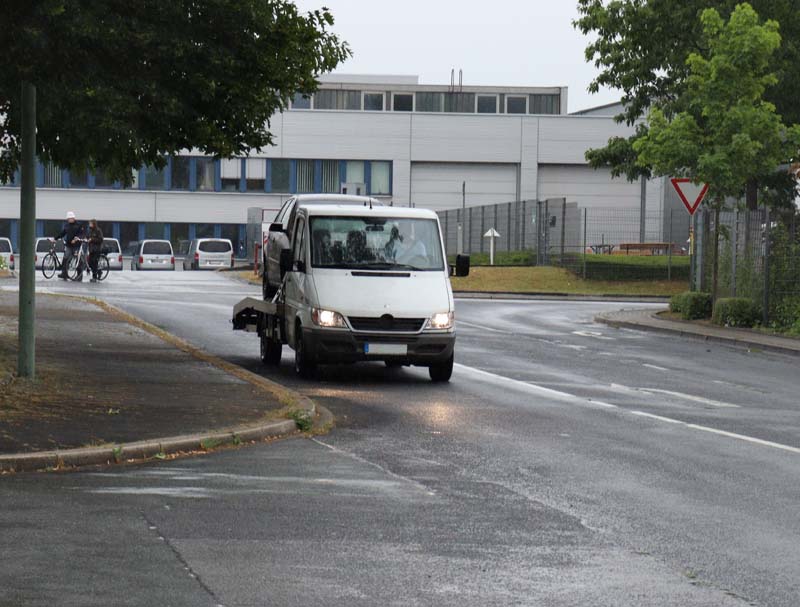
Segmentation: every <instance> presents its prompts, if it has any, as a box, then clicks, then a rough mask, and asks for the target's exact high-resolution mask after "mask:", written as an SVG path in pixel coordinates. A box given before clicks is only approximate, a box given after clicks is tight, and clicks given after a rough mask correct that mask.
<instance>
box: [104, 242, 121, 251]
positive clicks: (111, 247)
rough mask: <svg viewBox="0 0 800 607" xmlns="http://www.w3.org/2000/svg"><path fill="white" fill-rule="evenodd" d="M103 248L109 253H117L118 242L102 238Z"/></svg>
mask: <svg viewBox="0 0 800 607" xmlns="http://www.w3.org/2000/svg"><path fill="white" fill-rule="evenodd" d="M103 248H104V249H105V250H106V251H108V252H109V253H119V243H118V242H117V241H116V240H110V239H108V238H105V239H103Z"/></svg>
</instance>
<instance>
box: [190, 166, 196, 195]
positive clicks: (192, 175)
mask: <svg viewBox="0 0 800 607" xmlns="http://www.w3.org/2000/svg"><path fill="white" fill-rule="evenodd" d="M196 190H197V158H194V157H192V158H189V191H190V192H194V191H196Z"/></svg>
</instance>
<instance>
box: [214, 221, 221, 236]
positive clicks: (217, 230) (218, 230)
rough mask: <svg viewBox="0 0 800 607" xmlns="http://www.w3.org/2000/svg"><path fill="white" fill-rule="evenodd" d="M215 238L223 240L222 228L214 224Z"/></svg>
mask: <svg viewBox="0 0 800 607" xmlns="http://www.w3.org/2000/svg"><path fill="white" fill-rule="evenodd" d="M214 238H222V226H221V225H220V224H218V223H215V224H214Z"/></svg>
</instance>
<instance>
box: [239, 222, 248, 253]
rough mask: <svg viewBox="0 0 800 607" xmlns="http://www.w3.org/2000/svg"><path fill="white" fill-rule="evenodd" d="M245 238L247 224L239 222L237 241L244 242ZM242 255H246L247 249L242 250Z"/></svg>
mask: <svg viewBox="0 0 800 607" xmlns="http://www.w3.org/2000/svg"><path fill="white" fill-rule="evenodd" d="M245 240H247V226H246V225H245V224H243V223H240V224H239V242H244V241H245ZM244 256H245V257H247V250H245V252H244Z"/></svg>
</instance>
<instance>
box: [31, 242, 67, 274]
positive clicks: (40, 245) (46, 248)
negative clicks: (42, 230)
mask: <svg viewBox="0 0 800 607" xmlns="http://www.w3.org/2000/svg"><path fill="white" fill-rule="evenodd" d="M55 245H56V257H58V261H59V263H61V262H62V261H64V241H63V240H61V239H60V238H59V239H58V240H56V241H55ZM51 246H53V243H52V241H51V240H50V239H49V238H37V239H36V255H34V258H33V265H34V266H35V267H36V269H37V270H41V269H42V261H44V258H45V256H47V254H48V253H49V252H50V247H51Z"/></svg>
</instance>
